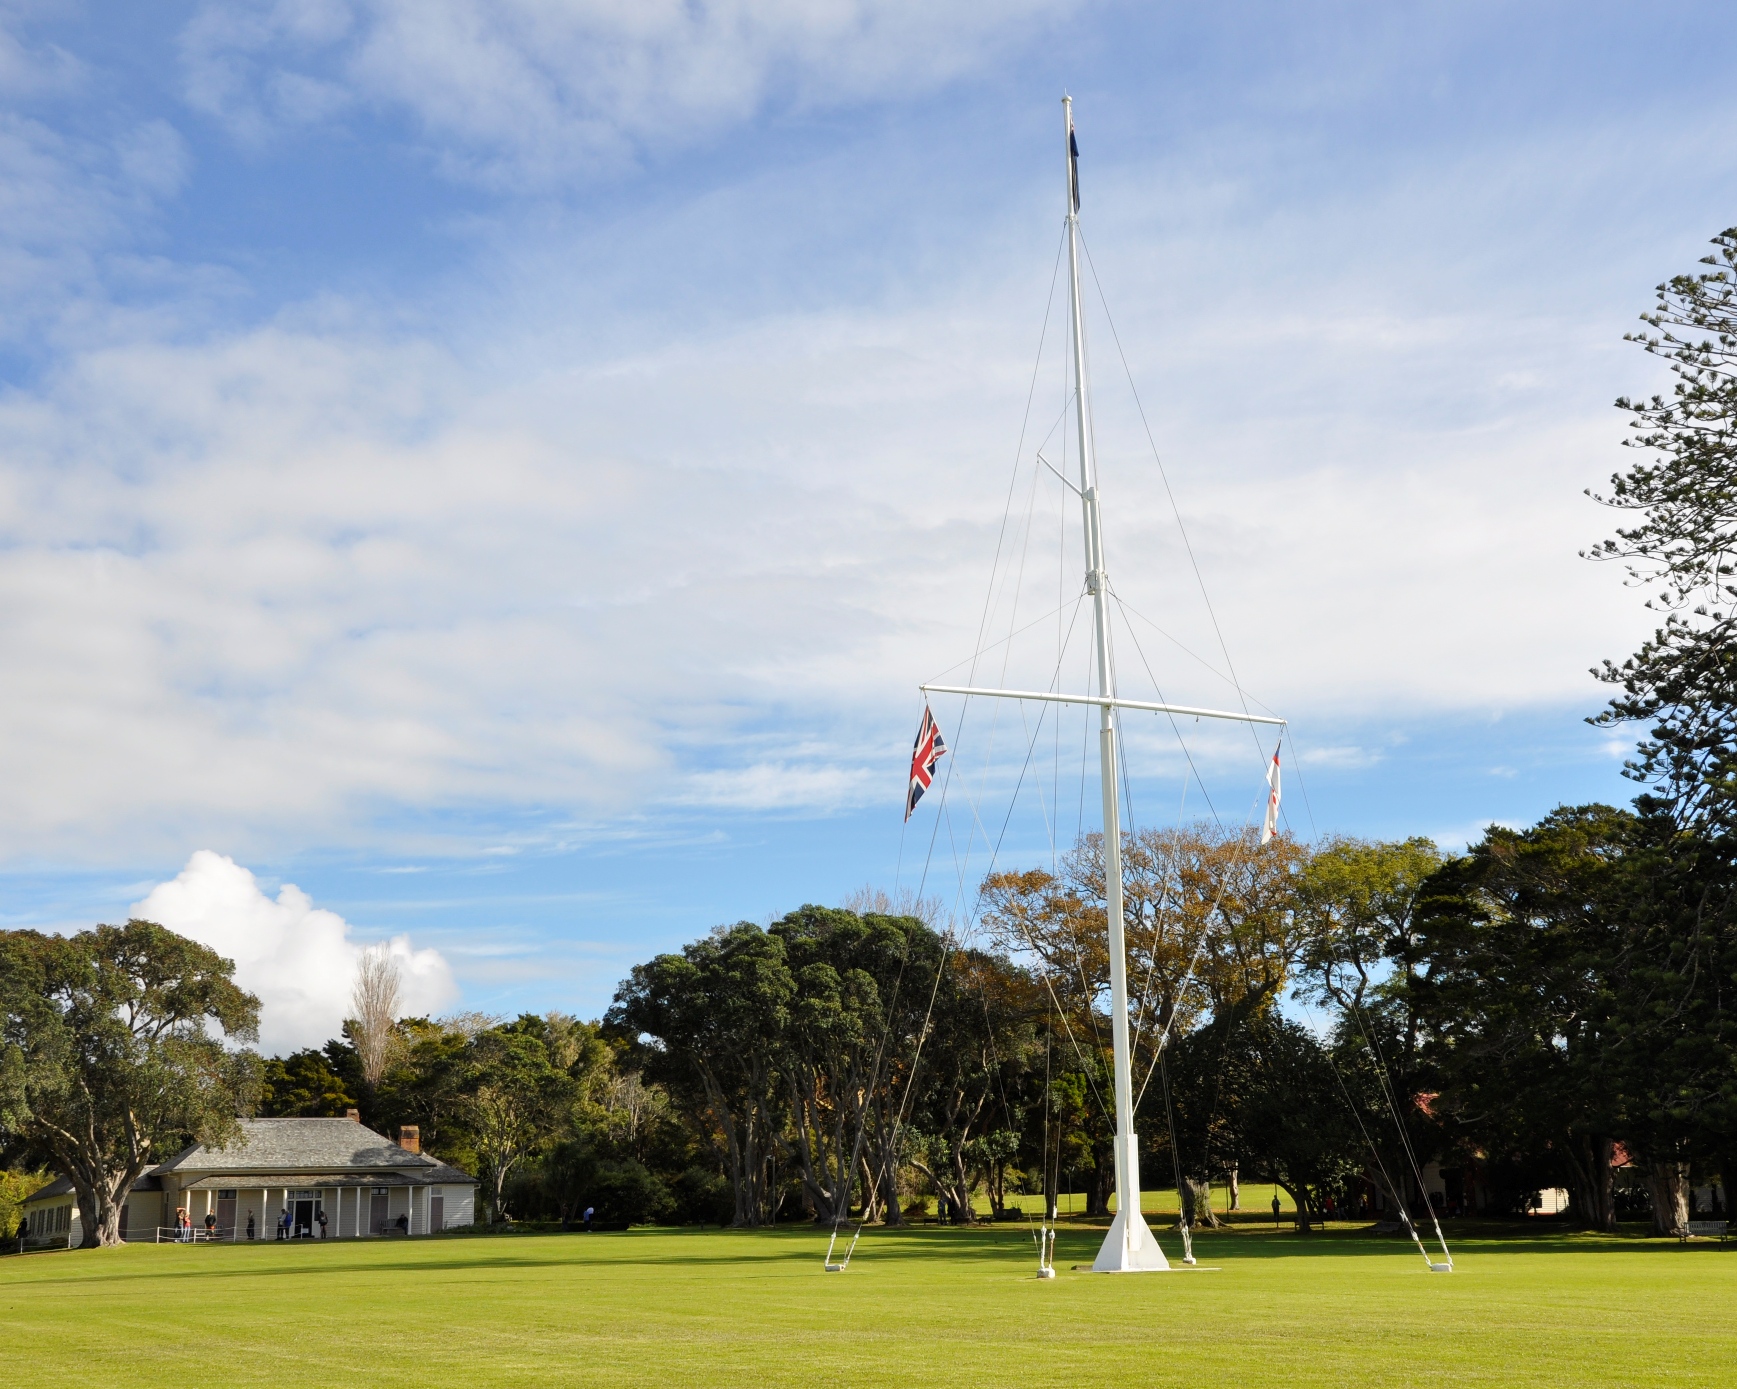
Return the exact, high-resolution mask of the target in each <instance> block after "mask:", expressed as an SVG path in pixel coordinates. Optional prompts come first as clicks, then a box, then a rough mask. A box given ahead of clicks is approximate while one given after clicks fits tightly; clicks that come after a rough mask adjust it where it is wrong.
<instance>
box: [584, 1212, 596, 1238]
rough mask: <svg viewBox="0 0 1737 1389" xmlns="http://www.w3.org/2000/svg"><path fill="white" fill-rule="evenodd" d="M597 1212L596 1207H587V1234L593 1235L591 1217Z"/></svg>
mask: <svg viewBox="0 0 1737 1389" xmlns="http://www.w3.org/2000/svg"><path fill="white" fill-rule="evenodd" d="M596 1210H597V1208H596V1207H595V1206H587V1207H585V1233H586V1234H590V1233H591V1217H592V1216H593V1215H594V1214H595V1213H596Z"/></svg>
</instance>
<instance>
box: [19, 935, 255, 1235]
mask: <svg viewBox="0 0 1737 1389" xmlns="http://www.w3.org/2000/svg"><path fill="white" fill-rule="evenodd" d="M234 971H235V965H234V963H233V962H232V961H229V960H226V959H224V958H223V957H222V956H220V955H218V954H217V952H216V951H214V950H211V949H209V948H208V947H206V946H203V945H200V944H198V943H197V942H195V941H191V940H188V939H186V938H185V937H183V936H178V935H176V934H175V933H174V932H173V931H169V930H166V929H165V928H163V927H162V926H159V925H157V924H155V923H154V922H150V921H138V920H133V921H129V922H127V924H126V925H125V926H98V927H96V928H95V929H94V930H90V931H81V932H79V933H78V934H77V935H73V936H66V937H60V936H48V935H41V934H39V933H37V932H34V931H13V932H6V933H0V1028H3V1040H0V1047H3V1053H0V1121H3V1122H4V1123H5V1124H6V1125H7V1126H8V1127H9V1128H12V1129H15V1130H17V1131H18V1132H19V1133H20V1134H21V1135H22V1136H23V1137H24V1139H25V1140H26V1142H27V1143H29V1144H30V1145H32V1146H33V1147H35V1148H37V1149H39V1150H40V1151H41V1152H42V1153H43V1154H44V1155H45V1156H47V1157H48V1158H50V1160H51V1161H52V1164H53V1166H54V1167H55V1168H56V1169H57V1170H58V1171H60V1172H61V1173H62V1174H63V1175H64V1176H65V1177H67V1179H68V1180H70V1181H71V1183H72V1185H73V1189H74V1190H75V1191H76V1193H77V1195H78V1205H79V1209H80V1211H81V1212H83V1215H84V1220H83V1229H84V1243H85V1246H86V1247H95V1246H98V1245H112V1244H117V1243H119V1242H120V1238H121V1233H120V1224H121V1214H122V1211H123V1210H124V1209H125V1206H126V1198H127V1193H128V1192H129V1191H131V1189H132V1185H133V1183H134V1182H135V1181H137V1180H138V1178H139V1177H140V1176H142V1175H143V1174H144V1172H145V1170H146V1168H148V1167H149V1166H151V1165H152V1164H153V1163H154V1162H159V1161H162V1160H163V1159H164V1158H166V1157H168V1156H170V1155H171V1154H172V1153H173V1152H174V1151H175V1150H176V1149H177V1148H178V1147H180V1146H181V1145H182V1144H184V1143H185V1142H187V1141H188V1140H189V1139H198V1140H200V1141H202V1142H206V1143H222V1142H224V1141H226V1140H227V1139H229V1138H231V1137H233V1136H234V1135H235V1133H236V1116H237V1114H238V1113H239V1112H242V1111H244V1110H246V1109H249V1108H251V1107H252V1105H253V1103H254V1101H255V1099H256V1097H257V1093H258V1087H259V1058H258V1057H257V1056H256V1055H255V1054H254V1053H253V1052H252V1051H249V1050H246V1049H244V1048H240V1047H237V1046H235V1045H234V1044H235V1043H238V1042H248V1041H252V1040H253V1039H254V1038H255V1037H256V1036H257V1035H258V1027H259V1000H258V999H257V998H255V997H254V996H253V995H252V994H249V993H246V992H244V991H243V990H242V989H240V988H238V987H237V986H236V984H235V982H234V979H233V978H232V976H233V974H234ZM213 1027H215V1028H217V1029H220V1031H221V1035H215V1034H214V1033H213V1031H212V1030H211V1029H212V1028H213Z"/></svg>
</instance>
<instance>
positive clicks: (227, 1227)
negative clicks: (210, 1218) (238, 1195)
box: [217, 1191, 235, 1239]
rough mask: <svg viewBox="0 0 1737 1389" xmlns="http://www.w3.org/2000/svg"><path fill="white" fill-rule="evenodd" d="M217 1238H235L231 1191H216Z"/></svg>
mask: <svg viewBox="0 0 1737 1389" xmlns="http://www.w3.org/2000/svg"><path fill="white" fill-rule="evenodd" d="M217 1238H218V1239H234V1238H235V1193H234V1192H233V1191H220V1192H218V1193H217Z"/></svg>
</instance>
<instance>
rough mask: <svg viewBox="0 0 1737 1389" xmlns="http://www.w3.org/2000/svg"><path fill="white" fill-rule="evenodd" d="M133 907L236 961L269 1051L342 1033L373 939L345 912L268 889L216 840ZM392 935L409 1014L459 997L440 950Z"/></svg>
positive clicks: (294, 892)
mask: <svg viewBox="0 0 1737 1389" xmlns="http://www.w3.org/2000/svg"><path fill="white" fill-rule="evenodd" d="M132 914H133V915H134V916H137V917H142V918H144V919H145V920H147V921H155V922H157V923H158V924H160V925H163V926H167V927H168V928H169V929H170V930H172V931H178V932H180V933H181V934H182V935H184V936H188V937H190V938H191V939H193V940H196V941H199V942H201V943H202V944H205V945H209V946H210V947H211V948H212V949H214V950H216V951H218V952H220V953H221V954H223V955H224V956H226V957H227V958H229V959H232V960H234V961H235V978H236V982H237V983H239V984H240V985H241V986H242V987H243V988H244V989H247V990H248V991H249V992H251V993H255V994H258V995H259V998H260V1002H261V1005H262V1007H261V1010H260V1026H259V1033H260V1038H259V1040H260V1047H261V1048H262V1049H263V1050H264V1051H265V1052H267V1053H282V1052H286V1051H291V1050H294V1049H295V1048H297V1047H309V1046H318V1045H320V1044H321V1043H322V1042H324V1041H325V1040H326V1039H327V1038H329V1037H335V1036H337V1035H338V1034H339V1031H340V1029H341V1028H342V1026H343V1022H344V1018H345V1015H346V1014H347V1013H348V1011H349V1007H350V989H351V986H352V985H353V983H354V982H355V974H356V962H357V961H358V960H359V959H360V958H361V955H362V952H363V951H364V950H365V949H367V948H368V947H369V945H370V944H373V942H364V941H358V940H356V939H355V935H354V929H353V928H352V927H351V926H350V924H349V923H348V922H347V921H345V920H344V918H343V917H341V916H339V915H338V914H337V913H336V912H331V911H327V910H326V909H325V908H323V907H316V906H314V904H313V902H312V901H310V900H309V898H308V895H307V893H305V892H303V891H302V890H301V889H300V888H298V887H296V886H295V885H294V884H293V883H285V884H284V885H283V887H281V888H280V889H279V890H278V894H277V896H276V897H275V898H272V897H268V896H267V895H266V894H265V892H264V891H263V890H262V889H261V888H260V886H259V882H258V880H257V879H255V877H254V876H253V874H252V873H250V872H249V871H248V870H247V869H245V868H243V867H242V866H241V865H240V864H238V863H236V862H235V860H234V859H232V858H227V857H225V856H224V855H222V854H218V853H214V852H212V851H211V850H209V849H200V850H199V851H198V852H196V853H195V854H194V855H193V856H192V858H190V859H188V860H187V866H186V867H185V868H183V869H182V870H181V872H180V873H179V874H177V875H176V876H175V877H174V878H173V879H172V880H171V881H169V882H166V883H159V884H158V885H157V886H156V887H154V888H153V889H151V891H150V893H149V894H148V895H147V896H146V897H145V898H144V900H142V901H140V902H135V903H134V904H133V907H132ZM384 944H385V946H386V949H387V952H388V954H389V955H390V957H391V959H392V960H393V961H394V962H395V963H396V964H397V966H398V969H399V974H400V977H401V979H402V981H403V986H402V991H401V1003H400V1016H405V1017H410V1016H416V1015H419V1014H432V1013H436V1012H438V1011H440V1010H441V1009H443V1008H445V1007H446V1006H447V1005H448V1004H450V1003H452V1002H453V1000H454V999H456V998H457V997H458V987H457V985H456V984H455V983H454V982H453V977H452V970H451V968H450V967H449V966H448V965H447V962H446V960H445V959H444V958H443V957H442V956H441V954H440V952H439V951H437V950H434V949H422V950H417V949H415V948H414V947H413V946H412V945H411V943H410V937H409V936H407V935H398V936H393V937H392V938H391V939H390V940H388V941H386V942H384Z"/></svg>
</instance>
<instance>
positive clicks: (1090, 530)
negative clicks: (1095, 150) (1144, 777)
mask: <svg viewBox="0 0 1737 1389" xmlns="http://www.w3.org/2000/svg"><path fill="white" fill-rule="evenodd" d="M1062 115H1063V122H1062V123H1063V126H1064V132H1063V133H1064V136H1065V138H1066V141H1067V143H1066V146H1065V148H1064V152H1065V154H1066V155H1067V163H1068V181H1067V188H1068V211H1067V228H1068V288H1069V293H1070V297H1071V308H1072V322H1071V327H1072V330H1073V354H1074V419H1075V421H1076V423H1077V425H1078V427H1079V434H1078V441H1079V453H1080V487H1079V492H1080V506H1081V508H1082V509H1083V511H1084V513H1085V528H1086V591H1087V592H1089V593H1090V594H1091V595H1092V636H1093V644H1094V647H1095V649H1096V654H1097V661H1098V693H1099V695H1100V696H1101V697H1104V698H1106V700H1113V699H1114V698H1115V695H1116V681H1115V675H1114V674H1113V672H1112V667H1111V662H1110V607H1109V602H1110V597H1109V584H1108V582H1107V581H1106V580H1105V578H1104V535H1103V524H1102V518H1101V517H1100V515H1099V511H1098V487H1097V460H1096V459H1095V458H1093V456H1092V431H1091V398H1090V395H1089V382H1088V380H1087V375H1086V335H1085V319H1084V314H1083V306H1082V305H1081V303H1080V241H1079V232H1080V219H1079V213H1078V211H1077V210H1076V209H1075V207H1074V195H1075V192H1076V184H1075V179H1076V177H1077V174H1076V166H1075V163H1074V153H1073V151H1074V103H1073V98H1072V97H1065V96H1064V97H1063V98H1062ZM1098 763H1099V773H1098V774H1099V779H1100V781H1101V783H1102V787H1103V795H1104V913H1105V917H1106V918H1107V921H1108V925H1109V932H1110V939H1109V947H1110V1045H1111V1050H1112V1053H1113V1058H1114V1062H1115V1094H1116V1218H1115V1220H1114V1221H1113V1222H1112V1223H1111V1225H1110V1232H1109V1234H1108V1235H1106V1236H1105V1237H1104V1244H1103V1247H1102V1248H1101V1249H1100V1250H1099V1251H1098V1257H1097V1258H1096V1259H1095V1260H1094V1261H1093V1263H1092V1267H1093V1269H1095V1270H1096V1271H1097V1272H1099V1273H1129V1272H1135V1271H1138V1270H1142V1269H1166V1268H1169V1267H1170V1262H1169V1260H1167V1259H1166V1258H1165V1257H1164V1251H1163V1250H1162V1249H1160V1248H1159V1247H1158V1241H1157V1240H1156V1239H1154V1238H1153V1237H1152V1232H1151V1230H1149V1229H1148V1228H1147V1226H1146V1220H1145V1217H1144V1216H1142V1215H1141V1214H1140V1147H1139V1139H1138V1138H1137V1137H1136V1136H1135V1134H1134V1068H1133V1064H1132V1058H1131V1057H1130V1056H1129V1047H1128V959H1127V942H1126V937H1125V932H1124V923H1123V920H1122V809H1121V804H1120V801H1119V798H1118V796H1117V794H1116V790H1117V788H1116V711H1115V708H1114V706H1113V705H1112V704H1110V703H1108V702H1106V703H1103V704H1100V705H1099V706H1098Z"/></svg>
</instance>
